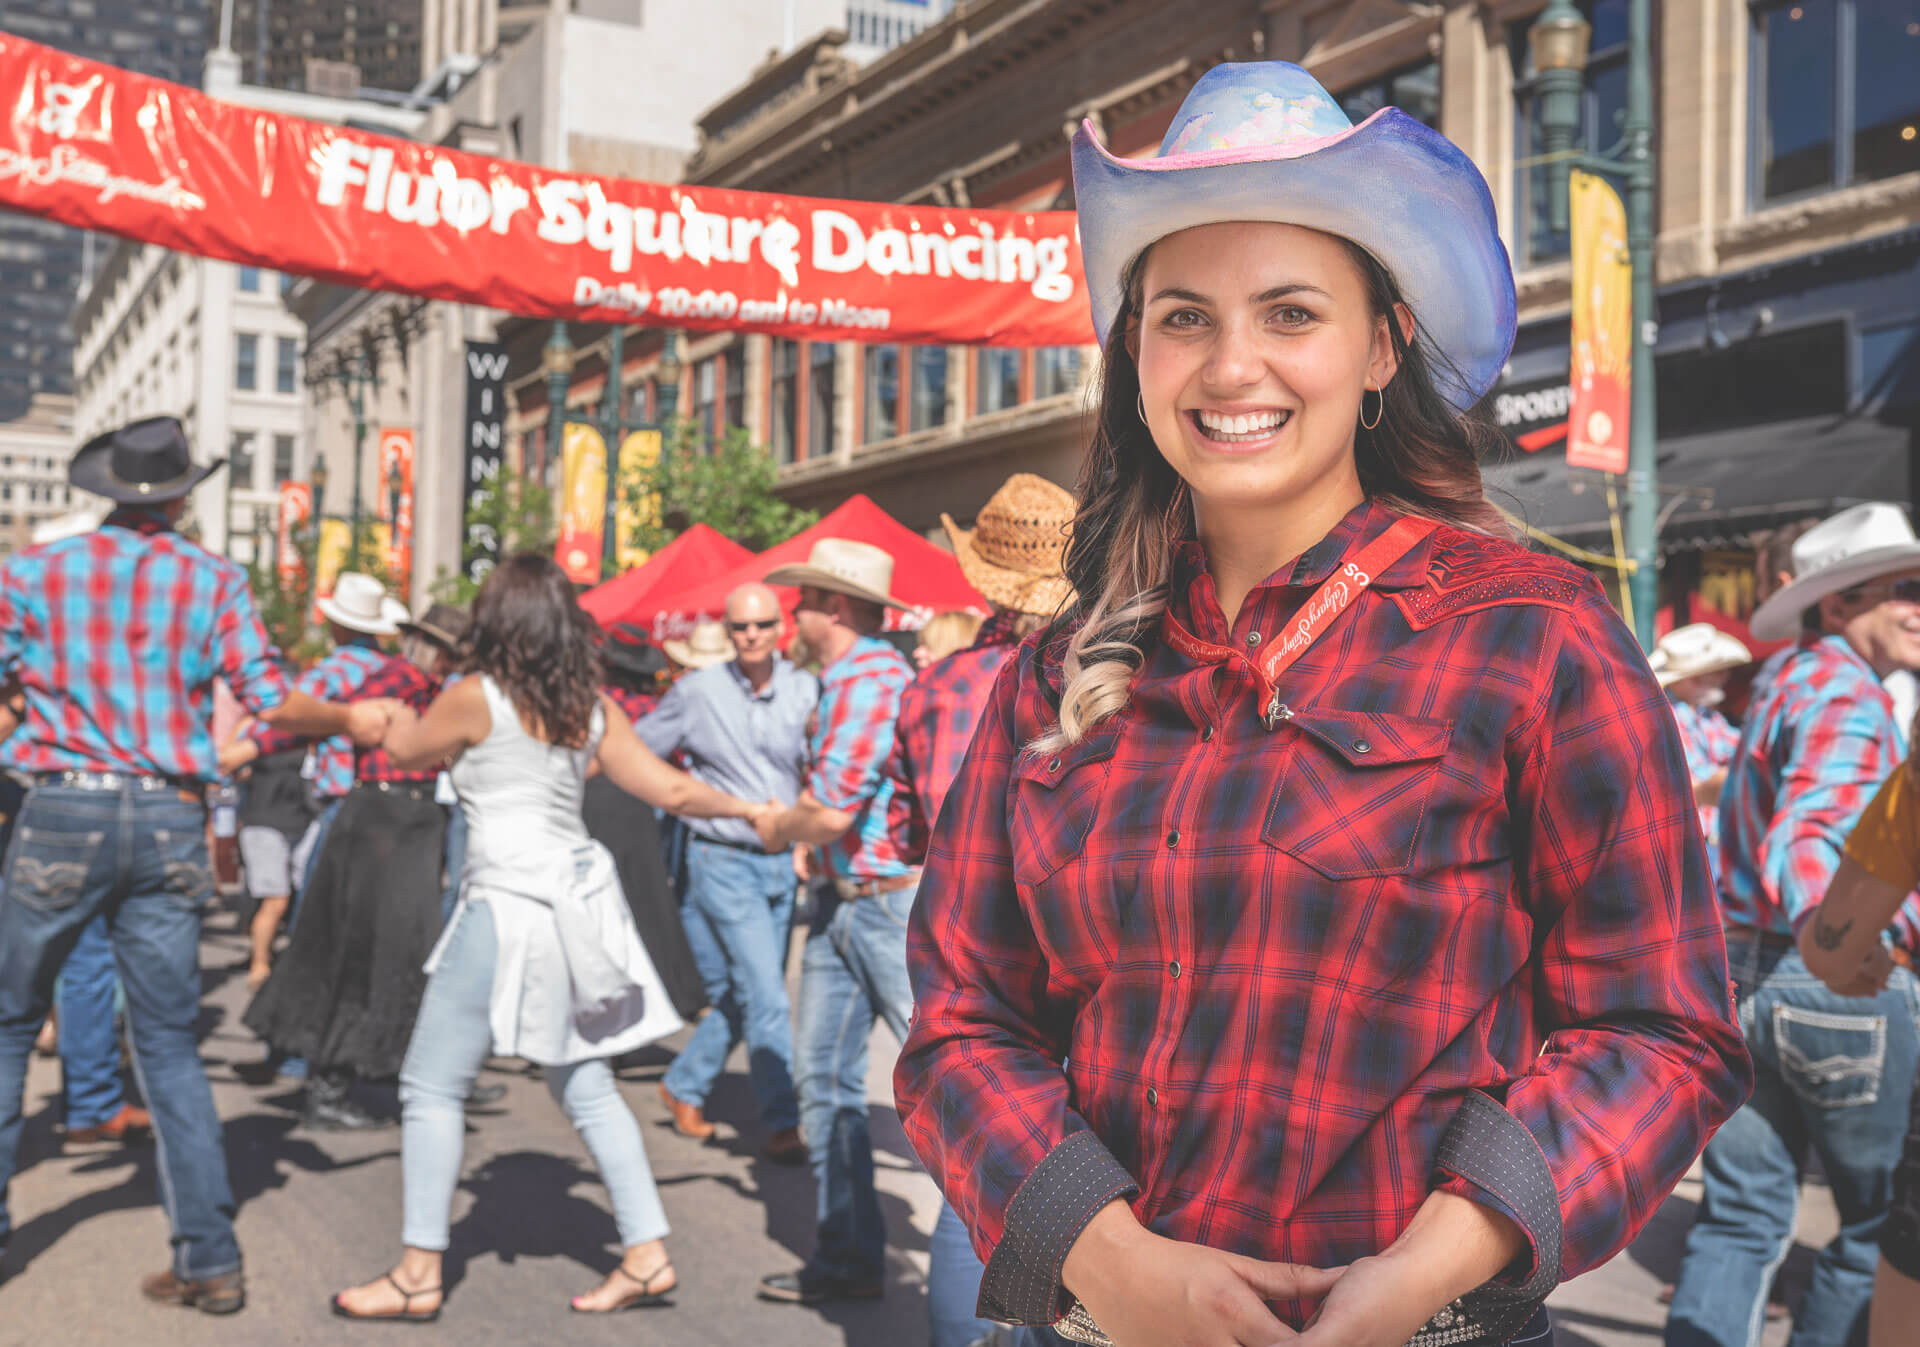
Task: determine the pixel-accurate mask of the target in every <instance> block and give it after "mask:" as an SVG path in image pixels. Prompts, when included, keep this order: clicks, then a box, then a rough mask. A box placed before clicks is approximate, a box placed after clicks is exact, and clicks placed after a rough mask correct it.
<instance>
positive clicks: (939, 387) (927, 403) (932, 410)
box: [907, 346, 947, 430]
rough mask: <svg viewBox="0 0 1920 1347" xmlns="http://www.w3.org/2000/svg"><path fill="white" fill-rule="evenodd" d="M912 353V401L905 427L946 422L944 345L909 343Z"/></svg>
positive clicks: (922, 427) (921, 427)
mask: <svg viewBox="0 0 1920 1347" xmlns="http://www.w3.org/2000/svg"><path fill="white" fill-rule="evenodd" d="M907 349H908V350H909V351H911V352H912V353H913V355H912V361H913V365H912V368H913V401H912V404H911V406H910V408H909V411H908V422H907V429H909V430H930V429H932V428H933V427H934V426H944V425H945V424H946V423H947V348H946V347H944V346H910V347H908V348H907Z"/></svg>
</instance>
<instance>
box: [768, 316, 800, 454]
mask: <svg viewBox="0 0 1920 1347" xmlns="http://www.w3.org/2000/svg"><path fill="white" fill-rule="evenodd" d="M771 354H772V358H773V381H772V385H773V386H772V392H773V406H772V409H771V411H772V415H771V416H770V417H769V418H768V419H769V421H770V422H771V424H770V426H769V434H768V441H769V443H770V444H771V446H772V448H773V461H774V462H776V463H791V462H793V460H794V450H795V447H796V445H797V442H798V439H799V429H800V343H799V342H797V341H787V340H785V339H784V338H781V337H775V338H774V339H773V346H772V352H771Z"/></svg>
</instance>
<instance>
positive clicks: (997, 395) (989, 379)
mask: <svg viewBox="0 0 1920 1347" xmlns="http://www.w3.org/2000/svg"><path fill="white" fill-rule="evenodd" d="M975 365H976V368H975V371H974V410H975V411H976V412H981V413H986V412H998V411H1005V410H1006V409H1007V408H1008V407H1011V406H1013V405H1015V404H1016V403H1018V402H1019V401H1020V352H1018V351H1013V350H1008V349H1007V348H1005V347H1001V346H987V347H982V348H981V349H980V350H979V351H978V352H976V353H975Z"/></svg>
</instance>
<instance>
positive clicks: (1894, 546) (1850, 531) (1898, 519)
mask: <svg viewBox="0 0 1920 1347" xmlns="http://www.w3.org/2000/svg"><path fill="white" fill-rule="evenodd" d="M1911 570H1920V538H1916V537H1915V536H1914V533H1913V525H1912V524H1910V523H1908V522H1907V513H1906V511H1905V510H1902V509H1901V508H1900V507H1899V506H1898V505H1892V504H1889V503H1888V502H1886V501H1868V502H1867V503H1866V504H1864V505H1855V506H1853V507H1851V508H1849V509H1845V510H1842V511H1841V512H1840V513H1839V514H1837V515H1834V516H1833V517H1832V518H1831V519H1823V520H1821V521H1820V522H1819V523H1818V524H1815V525H1814V526H1813V527H1812V528H1810V529H1808V530H1807V531H1806V532H1805V533H1804V534H1802V535H1801V536H1800V538H1799V539H1798V541H1796V542H1795V543H1794V545H1793V583H1791V584H1789V585H1785V586H1782V587H1781V588H1780V589H1778V590H1776V591H1775V592H1774V593H1773V595H1772V596H1771V597H1770V598H1768V599H1767V601H1766V602H1765V603H1763V604H1761V605H1760V606H1759V607H1758V608H1756V609H1754V611H1753V620H1752V621H1751V622H1749V623H1748V624H1747V626H1748V629H1749V630H1750V631H1752V632H1753V634H1754V636H1755V638H1757V639H1758V640H1762V641H1785V640H1790V639H1792V638H1793V637H1795V636H1797V635H1799V634H1800V615H1801V614H1802V613H1804V612H1805V611H1806V610H1807V609H1809V608H1811V607H1813V605H1814V604H1816V603H1818V602H1820V600H1822V599H1824V598H1826V597H1827V595H1829V594H1838V593H1839V592H1840V591H1841V590H1843V589H1852V588H1853V587H1854V586H1855V585H1858V584H1862V583H1864V582H1866V581H1868V580H1872V579H1874V578H1876V577H1878V576H1882V575H1892V574H1894V573H1896V572H1898V571H1911Z"/></svg>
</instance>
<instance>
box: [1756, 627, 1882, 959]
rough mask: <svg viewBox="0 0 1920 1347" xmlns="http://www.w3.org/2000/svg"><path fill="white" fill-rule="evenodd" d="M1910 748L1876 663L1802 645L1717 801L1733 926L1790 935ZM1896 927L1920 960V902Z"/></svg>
mask: <svg viewBox="0 0 1920 1347" xmlns="http://www.w3.org/2000/svg"><path fill="white" fill-rule="evenodd" d="M1906 749H1907V744H1906V735H1905V734H1904V733H1903V732H1902V730H1901V727H1900V724H1899V721H1898V720H1897V719H1896V718H1895V716H1894V713H1893V699H1892V698H1891V697H1889V696H1888V695H1887V690H1886V689H1885V688H1884V687H1882V686H1881V685H1880V679H1879V676H1878V675H1876V674H1875V673H1874V671H1873V668H1872V666H1871V665H1869V664H1868V663H1867V662H1866V661H1865V660H1864V659H1862V658H1861V657H1860V655H1859V654H1858V653H1857V652H1856V651H1855V650H1854V648H1853V647H1852V646H1851V645H1849V644H1848V643H1847V641H1846V638H1844V637H1841V636H1806V637H1802V638H1801V640H1800V642H1799V644H1798V645H1796V646H1794V647H1793V648H1792V650H1791V653H1789V654H1788V655H1787V656H1786V658H1785V660H1784V661H1783V662H1782V663H1781V664H1780V665H1779V666H1778V669H1777V671H1776V672H1775V673H1774V674H1773V676H1772V678H1770V679H1769V680H1768V681H1767V683H1766V686H1765V687H1764V688H1763V689H1762V690H1761V691H1760V692H1759V693H1757V694H1756V696H1755V697H1754V699H1753V702H1752V704H1751V705H1750V706H1748V708H1747V717H1746V720H1745V721H1744V722H1743V723H1742V725H1741V729H1740V745H1739V747H1738V748H1737V749H1736V750H1735V752H1734V760H1733V764H1732V766H1731V767H1729V768H1728V770H1727V784H1726V789H1725V790H1723V791H1722V792H1721V795H1720V902H1721V906H1722V908H1723V909H1724V910H1725V912H1726V918H1727V920H1728V921H1729V922H1732V923H1735V924H1738V925H1741V926H1755V927H1758V928H1760V929H1761V930H1765V931H1773V932H1776V933H1778V934H1780V935H1791V934H1792V933H1793V930H1794V926H1795V924H1796V923H1798V922H1799V921H1801V920H1802V919H1804V918H1805V917H1806V916H1807V914H1808V913H1810V912H1812V911H1813V909H1814V907H1815V906H1816V905H1818V903H1819V902H1820V900H1821V899H1822V898H1824V897H1825V896H1826V892H1827V885H1828V884H1829V883H1831V882H1832V880H1833V875H1834V871H1836V870H1838V869H1839V868H1840V856H1841V853H1842V851H1843V850H1844V849H1845V847H1846V843H1847V834H1849V833H1851V832H1852V831H1853V825H1854V824H1855V823H1857V822H1859V819H1860V815H1861V814H1862V813H1863V812H1865V810H1866V807H1867V805H1868V803H1869V802H1870V801H1872V799H1873V797H1874V795H1875V794H1876V793H1877V792H1878V791H1879V789H1880V787H1881V785H1882V783H1884V782H1885V781H1886V779H1887V778H1888V777H1889V776H1891V775H1892V774H1893V772H1894V771H1895V770H1896V769H1897V768H1898V767H1899V766H1900V762H1901V759H1903V758H1904V757H1906ZM1894 929H1895V931H1896V933H1897V938H1898V939H1899V940H1900V942H1901V943H1902V944H1903V945H1905V946H1906V948H1907V949H1908V950H1910V951H1914V952H1920V938H1917V937H1920V902H1916V900H1915V899H1914V898H1913V897H1909V898H1908V899H1907V901H1906V903H1905V904H1904V905H1903V906H1902V907H1901V909H1900V912H1899V914H1898V915H1897V916H1896V917H1895V919H1894Z"/></svg>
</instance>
